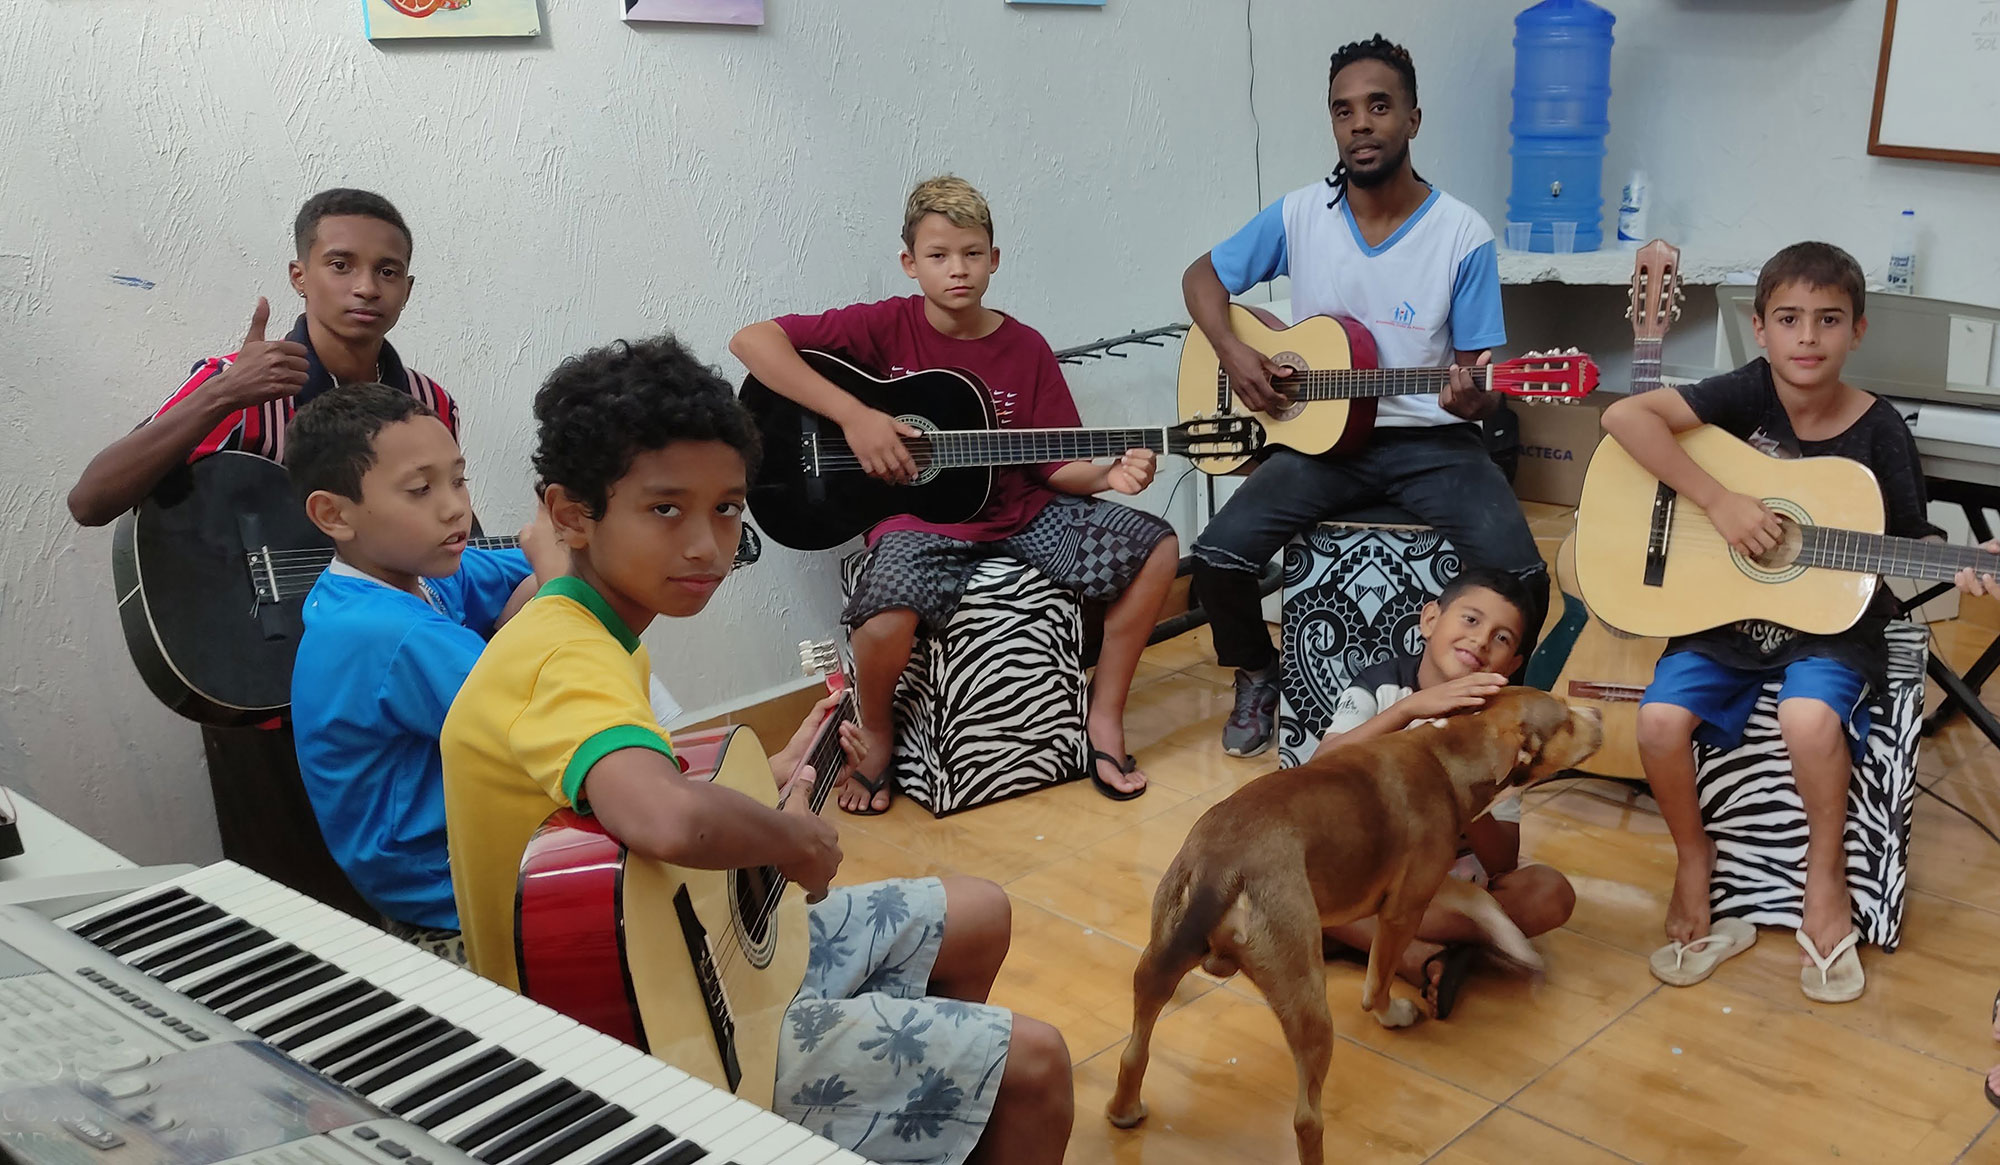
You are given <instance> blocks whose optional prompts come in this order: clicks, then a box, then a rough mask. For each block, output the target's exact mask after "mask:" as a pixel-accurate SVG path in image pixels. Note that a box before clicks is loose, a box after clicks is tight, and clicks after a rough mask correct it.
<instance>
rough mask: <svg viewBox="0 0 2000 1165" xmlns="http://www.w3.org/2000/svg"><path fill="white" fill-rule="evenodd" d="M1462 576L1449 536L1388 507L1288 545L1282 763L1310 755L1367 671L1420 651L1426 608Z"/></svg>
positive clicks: (1282, 628) (1282, 623)
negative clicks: (1351, 685) (1352, 684)
mask: <svg viewBox="0 0 2000 1165" xmlns="http://www.w3.org/2000/svg"><path fill="white" fill-rule="evenodd" d="M1458 569H1459V563H1458V552H1457V551H1456V550H1453V549H1452V546H1451V543H1449V542H1447V541H1445V539H1444V537H1443V535H1441V534H1439V533H1438V532H1437V531H1436V530H1433V529H1432V528H1431V527H1429V526H1426V525H1423V524H1422V523H1420V522H1419V521H1418V520H1417V519H1416V517H1415V516H1413V515H1411V514H1408V513H1405V512H1404V511H1402V510H1399V509H1395V508H1394V507H1390V506H1375V507H1371V508H1369V509H1366V510H1358V511H1356V512H1354V513H1352V514H1347V515H1343V516H1341V517H1340V518H1338V519H1336V520H1334V521H1330V522H1322V523H1320V524H1319V525H1318V526H1315V527H1313V528H1312V529H1311V530H1308V531H1306V532H1305V533H1304V534H1302V535H1300V536H1298V537H1296V538H1294V539H1292V541H1291V542H1290V543H1289V544H1287V545H1286V547H1285V573H1284V588H1285V597H1284V603H1283V606H1282V607H1281V608H1280V610H1281V612H1282V614H1281V616H1280V619H1279V634H1280V639H1281V641H1282V646H1281V647H1280V648H1279V657H1280V659H1281V660H1282V661H1283V666H1282V671H1283V673H1284V679H1283V687H1282V689H1281V692H1280V695H1279V699H1278V757H1279V761H1278V763H1279V764H1280V765H1282V766H1284V767H1286V768H1290V767H1291V766H1293V765H1299V764H1304V763H1305V762H1306V761H1307V760H1308V759H1310V758H1311V757H1312V754H1313V749H1315V748H1317V747H1319V738H1320V736H1321V735H1322V734H1324V733H1325V732H1326V727H1327V725H1329V724H1331V723H1333V705H1334V701H1336V700H1338V699H1339V698H1340V693H1341V690H1342V689H1344V688H1346V687H1347V684H1348V681H1350V680H1352V679H1353V678H1354V676H1355V674H1356V673H1358V672H1359V671H1361V669H1362V668H1365V667H1368V666H1370V665H1371V664H1375V663H1379V662H1381V661H1382V660H1385V659H1388V658H1389V657H1391V656H1394V655H1402V654H1405V653H1413V652H1417V651H1421V650H1423V637H1422V636H1421V635H1420V634H1419V632H1418V630H1417V624H1418V621H1419V620H1420V619H1421V617H1422V615H1423V610H1424V604H1425V603H1427V602H1429V601H1430V600H1431V599H1433V598H1435V597H1437V595H1438V594H1439V593H1440V592H1442V591H1443V590H1444V584H1445V580H1446V579H1449V578H1451V577H1452V576H1453V575H1456V574H1457V573H1458Z"/></svg>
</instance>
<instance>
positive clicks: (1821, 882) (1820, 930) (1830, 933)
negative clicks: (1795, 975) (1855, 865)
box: [1799, 871, 1854, 965]
mask: <svg viewBox="0 0 2000 1165" xmlns="http://www.w3.org/2000/svg"><path fill="white" fill-rule="evenodd" d="M1842 872H1843V873H1845V871H1842ZM1853 911H1854V904H1853V902H1852V901H1851V900H1850V899H1849V898H1848V896H1847V879H1846V878H1844V877H1835V878H1815V877H1813V876H1812V875H1811V874H1807V875H1806V894H1805V909H1804V911H1803V914H1804V919H1803V921H1802V922H1801V924H1800V926H1799V929H1800V930H1803V931H1805V932H1806V937H1807V938H1809V939H1811V940H1812V945H1813V947H1814V948H1815V949H1817V950H1818V951H1819V953H1820V954H1822V955H1824V954H1826V953H1827V952H1828V951H1831V950H1832V949H1833V948H1834V946H1835V945H1836V944H1838V943H1839V942H1840V940H1841V939H1844V938H1846V937H1847V935H1848V932H1849V931H1852V930H1853V929H1854V915H1853ZM1799 961H1800V964H1801V965H1806V964H1808V963H1810V961H1811V960H1809V959H1808V958H1807V957H1806V953H1805V951H1804V950H1800V951H1799Z"/></svg>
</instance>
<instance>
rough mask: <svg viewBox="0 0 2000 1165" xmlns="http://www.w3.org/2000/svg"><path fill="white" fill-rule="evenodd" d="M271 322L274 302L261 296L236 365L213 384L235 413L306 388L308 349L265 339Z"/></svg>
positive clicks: (303, 346)
mask: <svg viewBox="0 0 2000 1165" xmlns="http://www.w3.org/2000/svg"><path fill="white" fill-rule="evenodd" d="M270 322H271V301H270V300H268V299H265V298H263V297H262V296H259V297H258V298H257V309H256V310H255V311H253V312H251V313H250V330H249V331H248V332H247V333H245V334H244V336H243V347H242V348H241V349H239V350H238V351H237V353H236V361H235V363H233V364H231V365H230V366H229V368H228V370H227V371H225V372H223V373H222V375H220V376H218V377H216V378H215V380H214V381H212V382H211V383H212V384H213V385H214V386H215V387H214V391H215V393H216V394H217V395H219V396H220V397H222V399H223V400H224V402H225V403H227V404H228V405H229V407H231V408H233V409H248V408H256V407H257V406H258V405H261V404H263V403H264V402H265V401H268V400H276V399H277V398H279V397H282V396H291V395H293V394H295V393H297V392H298V391H299V390H300V389H301V388H304V387H305V385H306V367H307V366H306V346H305V345H304V344H299V343H295V342H293V341H291V340H267V339H265V338H264V331H265V329H266V328H267V327H268V326H269V325H270Z"/></svg>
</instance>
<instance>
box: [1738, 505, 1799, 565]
mask: <svg viewBox="0 0 2000 1165" xmlns="http://www.w3.org/2000/svg"><path fill="white" fill-rule="evenodd" d="M1778 527H1779V535H1778V544H1777V545H1776V546H1773V547H1771V548H1770V549H1769V550H1766V551H1765V552H1764V553H1762V554H1759V555H1756V556H1755V557H1753V558H1751V559H1750V561H1751V562H1753V563H1755V564H1756V565H1757V567H1758V568H1759V569H1761V570H1768V571H1771V572H1773V573H1777V572H1779V571H1785V570H1790V569H1791V567H1792V564H1793V563H1795V562H1797V561H1798V559H1799V547H1800V546H1801V545H1802V544H1803V543H1804V541H1805V532H1804V531H1803V530H1801V529H1800V527H1799V524H1798V522H1796V521H1794V520H1793V519H1792V518H1791V517H1790V516H1789V515H1787V514H1779V515H1778Z"/></svg>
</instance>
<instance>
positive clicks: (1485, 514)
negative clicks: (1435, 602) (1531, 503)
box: [1193, 425, 1548, 671]
mask: <svg viewBox="0 0 2000 1165" xmlns="http://www.w3.org/2000/svg"><path fill="white" fill-rule="evenodd" d="M1385 502H1386V503H1389V504H1392V505H1396V506H1400V507H1402V508H1403V509H1405V510H1408V511H1409V512H1410V513H1412V514H1414V515H1416V517H1417V518H1418V519H1419V520H1421V521H1423V522H1424V523H1425V524H1427V525H1430V526H1433V527H1435V528H1436V529H1437V531H1438V532H1439V533H1441V534H1443V535H1444V536H1445V537H1446V538H1447V539H1449V540H1450V541H1451V544H1452V546H1453V547H1454V548H1455V549H1456V550H1457V551H1458V553H1459V555H1460V556H1461V557H1462V558H1463V559H1464V560H1465V563H1466V564H1467V565H1468V566H1485V567H1492V568H1495V569H1498V570H1505V571H1508V572H1511V573H1513V574H1516V575H1518V576H1520V578H1521V579H1522V581H1523V582H1525V583H1526V584H1527V585H1528V590H1529V593H1530V594H1531V595H1533V596H1534V601H1533V609H1532V610H1529V611H1526V612H1523V614H1524V615H1525V616H1526V617H1527V627H1526V628H1524V634H1523V645H1522V657H1523V658H1524V659H1525V658H1526V657H1527V653H1528V650H1529V649H1530V648H1532V647H1533V645H1534V643H1535V638H1536V636H1537V635H1539V634H1540V632H1541V629H1542V619H1543V617H1544V616H1545V615H1546V614H1547V605H1548V571H1547V569H1546V567H1544V566H1543V564H1542V556H1541V552H1540V551H1539V550H1537V549H1536V548H1535V537H1534V535H1533V534H1531V533H1530V532H1529V531H1528V522H1527V519H1526V518H1524V517H1522V516H1521V507H1520V503H1519V502H1517V501H1515V500H1514V491H1513V489H1512V488H1511V487H1509V486H1508V484H1507V478H1506V476H1505V475H1504V474H1502V473H1501V472H1500V467H1499V466H1497V465H1495V464H1493V459H1492V458H1491V457H1490V456H1488V455H1487V452H1486V447H1485V445H1484V444H1483V443H1482V442H1481V441H1480V438H1479V430H1478V429H1477V428H1476V427H1474V426H1472V425H1447V426H1440V427H1434V428H1425V429H1377V430H1376V431H1375V433H1374V435H1373V436H1372V437H1371V438H1370V439H1369V442H1368V444H1367V445H1366V446H1364V447H1363V448H1362V449H1361V450H1360V451H1358V452H1356V453H1353V454H1348V455H1344V456H1340V457H1336V458H1327V459H1324V460H1322V459H1320V458H1317V457H1307V456H1305V455H1304V454H1301V453H1294V452H1292V451H1291V450H1289V449H1279V450H1277V451H1276V452H1274V453H1272V454H1271V456H1270V457H1269V458H1268V459H1266V460H1265V462H1264V463H1263V464H1262V465H1260V466H1258V467H1257V469H1256V470H1255V471H1254V472H1252V473H1251V474H1250V476H1249V478H1248V479H1247V480H1246V481H1244V483H1243V485H1242V487H1241V488H1239V489H1238V490H1237V491H1236V492H1235V494H1233V495H1231V497H1230V499H1229V501H1228V502H1227V503H1226V504H1225V505H1224V506H1223V507H1222V509H1221V510H1220V511H1219V512H1217V513H1216V515H1215V516H1214V517H1213V518H1212V519H1210V520H1209V523H1208V528H1207V529H1205V530H1203V531H1202V532H1201V537H1200V538H1198V539H1196V540H1195V544H1194V550H1193V554H1194V559H1195V568H1194V573H1195V580H1194V581H1195V589H1196V592H1197V593H1198V594H1199V596H1200V598H1201V605H1202V608H1203V609H1204V610H1206V611H1207V612H1208V617H1209V626H1210V628H1211V630H1212V631H1213V633H1214V636H1215V661H1216V662H1217V663H1218V664H1220V665H1222V666H1223V667H1237V668H1247V669H1249V670H1252V671H1255V670H1258V669H1261V668H1263V667H1265V666H1267V665H1268V664H1270V663H1271V662H1272V661H1273V660H1274V659H1275V658H1277V651H1276V649H1275V648H1273V647H1272V645H1271V634H1270V632H1269V631H1268V630H1266V629H1265V626H1264V615H1263V612H1262V609H1261V603H1260V601H1259V598H1258V595H1257V574H1258V572H1259V571H1261V570H1262V569H1263V568H1264V564H1265V563H1267V562H1269V561H1270V560H1271V558H1272V556H1273V555H1275V554H1277V553H1278V550H1279V548H1280V547H1282V546H1284V544H1285V543H1286V541H1288V540H1289V539H1290V538H1291V537H1292V536H1293V535H1294V534H1297V533H1299V532H1300V531H1302V530H1305V529H1306V528H1308V527H1310V526H1312V525H1313V524H1315V523H1317V522H1321V521H1325V520H1326V519H1328V518H1336V517H1339V516H1340V515H1342V514H1345V513H1350V512H1352V511H1354V510H1358V509H1363V508H1365V507H1368V506H1374V505H1381V504H1383V503H1385Z"/></svg>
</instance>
